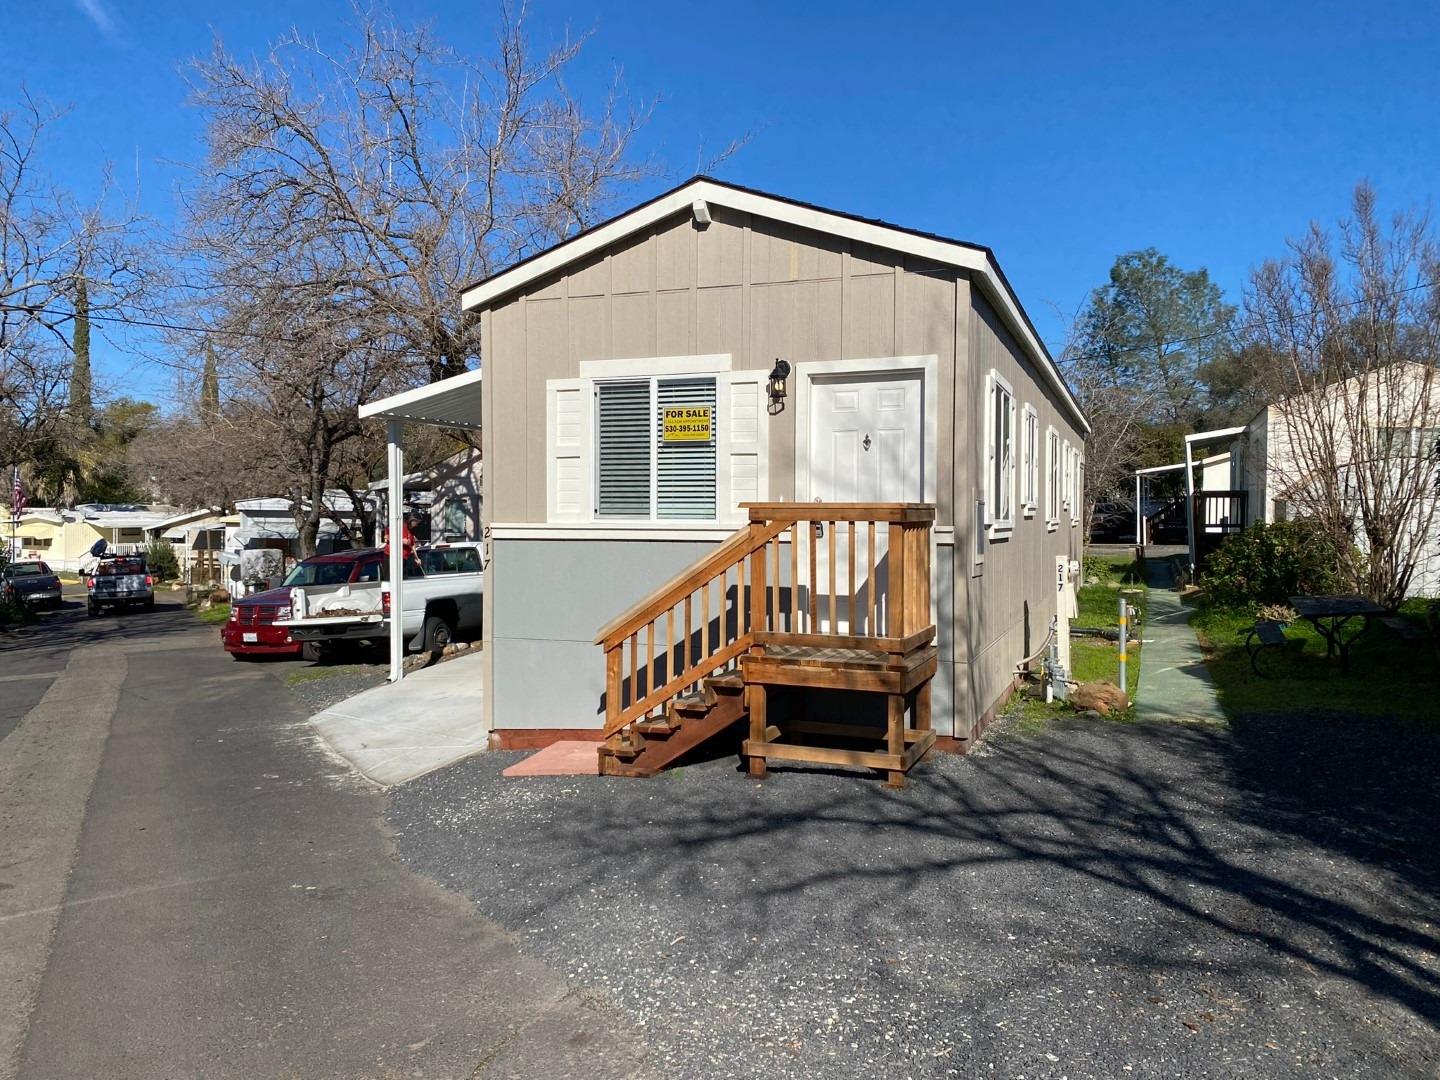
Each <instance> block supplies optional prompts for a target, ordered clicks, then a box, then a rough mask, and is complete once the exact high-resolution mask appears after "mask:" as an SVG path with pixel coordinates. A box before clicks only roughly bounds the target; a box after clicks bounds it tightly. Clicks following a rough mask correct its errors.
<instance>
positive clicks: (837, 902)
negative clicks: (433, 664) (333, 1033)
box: [389, 717, 1440, 1080]
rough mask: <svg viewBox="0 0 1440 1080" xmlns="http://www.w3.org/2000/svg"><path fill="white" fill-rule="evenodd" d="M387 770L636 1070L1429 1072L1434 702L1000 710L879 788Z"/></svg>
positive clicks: (463, 882)
mask: <svg viewBox="0 0 1440 1080" xmlns="http://www.w3.org/2000/svg"><path fill="white" fill-rule="evenodd" d="M519 756H520V755H517V754H500V753H494V754H489V755H482V756H481V757H478V758H472V759H470V760H468V761H464V762H461V763H459V764H457V765H455V766H453V767H452V768H450V769H448V770H445V771H443V772H440V773H436V774H432V775H431V776H428V777H424V778H421V779H419V780H417V781H414V782H412V783H411V784H409V785H407V786H405V787H404V788H401V789H398V790H397V791H395V792H393V793H392V798H391V809H390V813H389V819H390V824H391V826H392V827H393V829H394V830H395V832H396V833H397V838H396V842H397V845H398V850H399V852H400V855H401V857H402V858H403V859H404V860H405V861H406V862H407V863H408V864H409V865H411V866H412V867H414V868H415V869H418V870H420V871H422V872H425V873H428V874H430V875H432V876H433V877H435V878H436V879H437V880H439V881H441V882H443V883H445V884H447V885H449V886H450V887H452V888H454V889H456V890H458V891H460V892H462V893H464V894H465V895H467V896H469V897H471V898H472V899H473V900H474V902H475V903H476V905H477V907H478V909H479V910H480V911H481V912H483V913H484V914H485V915H487V916H489V917H490V918H493V919H495V920H497V921H498V922H500V923H501V924H503V925H504V926H506V927H508V928H509V929H511V930H512V932H513V933H514V934H515V936H516V938H517V940H518V941H519V943H520V946H521V948H522V950H525V951H528V952H530V953H532V954H533V955H535V956H537V957H539V958H541V959H543V960H545V961H546V962H548V963H550V964H552V965H554V966H556V967H558V968H560V969H561V970H563V971H565V972H566V973H567V974H568V975H569V976H570V978H571V979H572V980H573V982H574V984H575V986H576V987H577V989H579V988H584V992H587V993H594V992H598V993H599V994H601V995H603V996H604V997H605V998H606V999H608V1002H609V1003H610V1004H611V1005H612V1006H615V1007H618V1008H620V1009H622V1010H624V1011H625V1012H626V1013H627V1014H628V1015H629V1016H631V1017H632V1018H633V1019H634V1020H635V1021H636V1022H637V1024H638V1025H640V1026H641V1028H642V1029H643V1031H644V1033H645V1038H646V1040H647V1042H648V1045H649V1063H650V1065H651V1067H652V1069H653V1071H654V1072H655V1073H657V1074H659V1075H664V1076H667V1077H712V1076H724V1077H762V1076H763V1077H816V1076H825V1077H840V1076H844V1077H852V1076H853V1077H871V1076H873V1077H882V1076H883V1077H904V1076H916V1077H920V1076H966V1077H969V1076H981V1077H989V1076H1003V1077H1026V1078H1032V1080H1033V1078H1040V1077H1068V1078H1080V1077H1130V1076H1134V1077H1159V1076H1169V1077H1176V1076H1203V1077H1276V1076H1316V1077H1320V1076H1325V1077H1341V1076H1344V1077H1355V1076H1376V1077H1381V1076H1383V1077H1434V1076H1436V1075H1437V1068H1440V1027H1437V1024H1440V934H1437V928H1436V926H1435V925H1434V923H1433V921H1432V920H1433V919H1434V918H1435V917H1436V896H1437V895H1440V889H1437V885H1440V859H1437V841H1436V838H1435V821H1436V820H1437V817H1440V796H1437V793H1436V784H1435V782H1434V778H1435V776H1436V775H1437V772H1440V737H1437V732H1436V731H1435V730H1417V729H1411V728H1401V727H1398V726H1395V725H1382V724H1376V723H1375V722H1373V721H1366V722H1365V723H1364V725H1360V724H1357V723H1356V722H1354V721H1349V720H1347V718H1344V717H1312V718H1305V719H1304V720H1303V721H1301V720H1299V719H1297V718H1294V717H1291V718H1288V719H1284V718H1273V717H1272V718H1267V717H1252V718H1249V719H1247V720H1246V721H1245V722H1242V723H1237V724H1236V725H1234V726H1233V727H1232V728H1218V727H1189V726H1180V725H1166V726H1159V725H1154V726H1150V725H1120V724H1107V723H1104V722H1097V723H1086V722H1069V723H1064V724H1059V725H1056V726H1054V727H1053V728H1051V729H1049V730H1047V731H1046V732H1045V733H1044V734H1042V735H1040V736H1036V737H1028V738H1021V737H1019V736H1016V735H1007V734H1006V733H1005V731H1004V729H1003V727H1002V728H1000V729H999V730H997V731H996V733H995V734H994V735H992V736H991V737H989V738H988V739H987V742H986V744H985V746H984V747H983V748H982V749H981V750H980V751H977V752H976V753H975V754H972V755H971V756H969V757H968V758H955V757H946V756H939V757H935V758H934V759H933V760H932V761H931V762H927V763H925V764H923V765H922V766H920V767H919V768H917V769H916V770H915V772H913V773H912V774H911V778H912V781H911V784H910V786H909V787H907V788H906V789H905V790H903V791H900V792H892V791H889V790H887V789H885V788H884V787H882V786H881V785H880V784H879V783H878V782H876V781H874V780H872V779H870V778H869V777H861V776H857V775H853V774H841V773H834V772H823V771H810V770H804V769H791V770H775V772H774V774H773V775H772V777H771V778H770V779H769V780H767V781H765V782H763V783H758V784H757V783H755V782H752V781H749V780H748V779H745V778H742V777H741V776H740V775H739V774H738V773H737V772H736V771H735V767H734V759H727V760H723V761H721V760H717V761H713V762H709V763H706V764H701V765H695V766H690V767H688V768H685V769H683V770H680V771H678V772H675V773H671V774H669V775H667V776H664V777H662V778H659V779H656V780H651V781H642V780H625V779H608V778H607V779H601V778H598V777H594V778H591V777H583V778H543V779H530V780H507V779H504V778H502V777H501V776H500V770H501V769H502V768H504V767H505V766H506V765H508V764H509V763H510V762H512V761H514V760H516V759H517V758H518V757H519Z"/></svg>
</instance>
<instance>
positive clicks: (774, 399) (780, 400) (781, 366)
mask: <svg viewBox="0 0 1440 1080" xmlns="http://www.w3.org/2000/svg"><path fill="white" fill-rule="evenodd" d="M789 377H790V362H789V361H788V360H780V359H777V360H776V361H775V366H774V367H773V368H771V369H770V385H769V394H770V414H771V415H772V416H773V415H775V414H776V413H779V412H784V411H785V380H786V379H788V378H789Z"/></svg>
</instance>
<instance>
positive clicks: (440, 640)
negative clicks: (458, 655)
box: [420, 615, 455, 653]
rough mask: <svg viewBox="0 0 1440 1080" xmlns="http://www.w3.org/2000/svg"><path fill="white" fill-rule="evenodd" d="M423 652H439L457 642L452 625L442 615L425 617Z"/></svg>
mask: <svg viewBox="0 0 1440 1080" xmlns="http://www.w3.org/2000/svg"><path fill="white" fill-rule="evenodd" d="M420 640H421V645H420V651H421V652H432V653H434V652H439V651H440V650H441V649H443V648H445V646H446V645H449V644H450V642H452V641H453V640H455V631H454V630H452V629H451V628H450V624H449V623H448V622H447V621H446V620H445V619H444V618H443V617H442V616H440V615H427V616H426V617H425V631H424V633H423V634H422V635H421V639H420Z"/></svg>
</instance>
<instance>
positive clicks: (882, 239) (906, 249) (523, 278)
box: [460, 176, 1090, 433]
mask: <svg viewBox="0 0 1440 1080" xmlns="http://www.w3.org/2000/svg"><path fill="white" fill-rule="evenodd" d="M696 202H705V203H714V204H716V205H718V206H724V207H728V208H729V209H732V210H737V211H740V212H742V213H750V214H755V215H758V216H760V217H763V218H769V219H771V220H774V221H781V222H785V223H786V224H789V225H794V226H796V227H799V228H803V229H810V230H813V231H815V232H821V233H827V234H829V235H832V236H839V237H843V238H846V239H849V240H852V241H858V242H860V243H864V244H869V245H871V246H872V247H878V248H884V249H886V250H889V251H896V252H901V253H903V254H907V255H914V256H917V257H919V258H923V259H927V260H929V261H931V262H934V263H938V264H940V265H942V266H951V267H955V268H956V269H960V270H965V271H968V272H970V273H971V274H972V275H973V280H974V281H975V282H977V283H978V284H979V285H980V287H981V288H982V290H983V291H984V293H985V294H986V299H987V300H989V301H990V303H991V305H992V306H994V307H995V309H996V310H997V311H998V312H999V314H1000V316H1001V318H1002V319H1003V320H1004V321H1005V324H1006V326H1007V328H1008V329H1009V330H1010V332H1011V333H1012V334H1013V335H1014V336H1015V339H1016V340H1017V341H1018V342H1019V343H1020V346H1021V348H1023V349H1024V350H1025V352H1026V353H1027V354H1028V355H1029V356H1030V358H1031V360H1032V361H1033V362H1034V363H1035V365H1036V366H1037V367H1038V368H1039V370H1040V372H1041V373H1042V374H1043V375H1044V377H1045V379H1046V381H1047V382H1049V383H1050V385H1051V386H1052V388H1053V389H1054V390H1055V391H1056V393H1057V394H1058V395H1059V396H1060V399H1061V401H1062V402H1064V404H1065V405H1066V407H1067V408H1068V410H1069V411H1070V414H1071V416H1072V417H1074V419H1075V421H1076V422H1077V423H1078V424H1079V425H1080V427H1081V428H1082V430H1084V431H1085V432H1087V433H1088V432H1089V430H1090V424H1089V422H1088V421H1087V420H1086V418H1085V413H1084V411H1083V410H1082V409H1081V408H1080V404H1079V402H1077V401H1076V400H1075V396H1074V395H1073V394H1072V393H1071V392H1070V388H1069V386H1068V385H1066V382H1065V378H1064V376H1063V375H1061V373H1060V368H1059V366H1058V365H1057V364H1056V363H1055V359H1054V358H1053V357H1052V356H1051V355H1050V351H1049V350H1048V349H1047V348H1046V347H1045V343H1044V342H1043V341H1042V340H1041V339H1040V335H1039V333H1038V332H1037V331H1036V329H1035V326H1034V324H1033V323H1031V321H1030V316H1029V315H1027V314H1026V312H1025V309H1024V307H1022V306H1021V304H1020V300H1019V297H1017V296H1016V295H1015V290H1014V289H1013V288H1012V287H1011V285H1010V282H1009V280H1008V279H1007V278H1006V277H1005V273H1004V271H1002V270H1001V269H1000V264H999V262H998V261H997V260H996V258H995V254H994V252H992V251H991V250H990V249H989V248H988V247H985V246H984V245H982V244H974V243H970V242H968V241H965V240H955V239H952V238H950V237H946V236H940V235H939V234H937V233H930V232H923V231H921V230H919V229H909V228H905V227H904V226H901V225H894V224H891V223H890V222H887V221H881V220H879V219H877V218H864V217H860V216H858V215H855V214H848V213H845V212H844V211H840V210H830V209H827V208H825V207H822V206H815V205H813V204H811V203H805V202H800V201H798V200H796V199H789V198H786V197H785V196H783V195H773V194H771V193H769V192H765V191H759V190H757V189H755V188H747V187H742V186H740V185H739V184H732V183H728V182H726V181H723V180H716V179H714V178H713V177H709V176H696V177H692V178H691V179H689V180H686V181H685V182H684V183H683V184H680V185H678V186H677V187H673V188H671V189H670V190H669V191H665V192H662V193H661V194H659V195H656V196H655V197H654V198H653V199H649V200H648V201H646V202H643V203H640V204H639V205H638V206H635V207H632V208H631V209H629V210H626V211H625V212H623V213H621V214H619V215H617V216H615V217H613V218H610V219H609V220H608V221H602V222H600V223H599V224H596V225H592V226H591V227H590V228H588V229H584V230H582V231H581V232H578V233H576V234H575V235H574V236H572V237H570V238H569V239H568V240H564V241H561V242H560V243H559V244H556V245H555V246H554V247H550V248H546V249H545V250H544V251H539V252H536V253H535V254H534V255H531V256H529V257H528V258H525V259H522V260H520V261H519V262H518V263H515V264H514V265H512V266H509V267H507V268H506V269H504V270H501V271H499V272H497V273H495V274H491V275H490V276H489V277H486V278H482V279H481V280H479V281H477V282H475V283H474V284H472V285H469V286H467V287H466V288H465V289H463V290H462V291H461V294H460V305H461V307H462V308H464V309H465V310H467V311H468V310H471V309H473V308H478V307H482V306H486V305H489V304H493V303H494V302H495V301H497V300H499V299H501V298H502V297H504V296H507V295H509V294H510V293H512V292H515V291H516V290H518V289H521V288H524V287H525V286H526V285H528V284H530V283H531V282H533V281H535V280H537V279H538V278H542V277H545V276H546V275H548V274H551V273H554V272H556V271H558V270H561V269H562V268H563V267H565V266H567V265H569V264H570V263H573V262H575V261H577V260H579V259H583V258H585V257H586V256H587V255H590V254H592V253H593V252H595V251H598V250H600V249H602V248H605V247H608V246H609V245H611V244H614V243H616V242H617V241H620V240H623V239H624V238H626V237H628V236H631V235H633V234H635V233H637V232H640V231H641V230H643V229H646V228H648V227H650V226H651V225H653V224H655V223H656V222H658V221H661V220H663V219H664V218H667V217H669V216H671V215H672V214H677V213H679V212H681V211H683V210H688V209H690V207H691V206H692V205H693V204H694V203H696Z"/></svg>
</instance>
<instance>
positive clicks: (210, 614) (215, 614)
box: [195, 604, 230, 626]
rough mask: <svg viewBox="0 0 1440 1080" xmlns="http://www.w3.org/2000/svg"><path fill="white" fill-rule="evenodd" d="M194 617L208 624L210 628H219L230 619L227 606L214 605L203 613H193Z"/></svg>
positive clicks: (228, 606)
mask: <svg viewBox="0 0 1440 1080" xmlns="http://www.w3.org/2000/svg"><path fill="white" fill-rule="evenodd" d="M195 617H196V618H198V619H199V620H200V621H201V622H203V623H210V624H211V625H212V626H219V625H220V624H221V623H223V622H224V621H225V620H226V619H228V618H230V605H229V604H215V605H213V606H211V607H208V608H206V609H205V610H203V611H197V612H195Z"/></svg>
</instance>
